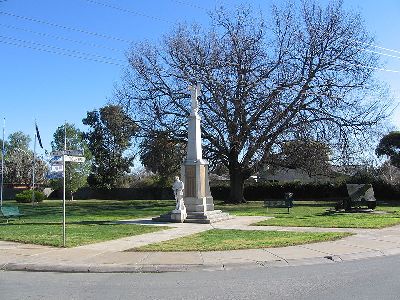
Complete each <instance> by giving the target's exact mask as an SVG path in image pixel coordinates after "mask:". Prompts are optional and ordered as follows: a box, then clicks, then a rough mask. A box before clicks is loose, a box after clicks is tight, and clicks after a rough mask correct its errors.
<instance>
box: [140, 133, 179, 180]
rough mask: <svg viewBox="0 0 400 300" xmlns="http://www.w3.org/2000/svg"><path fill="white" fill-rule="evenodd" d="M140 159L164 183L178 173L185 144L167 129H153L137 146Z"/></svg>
mask: <svg viewBox="0 0 400 300" xmlns="http://www.w3.org/2000/svg"><path fill="white" fill-rule="evenodd" d="M139 149H140V152H139V155H140V161H141V162H142V164H143V166H145V167H146V168H147V169H148V170H150V171H151V172H153V173H155V174H158V175H159V177H160V183H161V184H162V185H165V184H167V183H169V181H171V180H172V178H173V177H174V176H176V175H177V174H179V171H180V164H181V162H182V159H183V157H184V154H185V153H184V152H185V151H184V150H185V146H184V144H183V143H182V142H179V141H177V140H176V139H175V138H174V137H173V135H172V134H170V133H169V132H168V131H162V130H153V131H151V132H148V134H147V135H146V136H145V137H144V138H143V139H142V142H141V144H140V146H139Z"/></svg>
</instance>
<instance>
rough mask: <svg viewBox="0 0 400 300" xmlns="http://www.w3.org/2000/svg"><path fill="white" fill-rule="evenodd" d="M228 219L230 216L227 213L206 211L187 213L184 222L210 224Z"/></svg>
mask: <svg viewBox="0 0 400 300" xmlns="http://www.w3.org/2000/svg"><path fill="white" fill-rule="evenodd" d="M229 219H232V217H231V216H230V215H229V214H228V213H224V212H221V211H214V212H212V211H210V212H206V213H205V214H204V213H198V212H196V213H189V214H188V216H187V218H186V219H185V221H184V223H199V224H210V223H216V222H220V221H225V220H229Z"/></svg>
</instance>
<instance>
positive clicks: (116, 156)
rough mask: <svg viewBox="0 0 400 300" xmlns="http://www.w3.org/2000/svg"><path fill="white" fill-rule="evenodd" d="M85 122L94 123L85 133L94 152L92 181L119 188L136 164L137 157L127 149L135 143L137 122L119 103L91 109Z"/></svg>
mask: <svg viewBox="0 0 400 300" xmlns="http://www.w3.org/2000/svg"><path fill="white" fill-rule="evenodd" d="M82 122H83V124H85V125H88V126H90V130H89V132H86V133H85V134H84V137H85V139H86V141H87V143H88V147H89V150H90V151H91V152H92V154H93V164H92V170H91V174H90V175H89V178H88V182H89V184H90V185H91V186H96V187H103V188H112V187H118V186H119V185H120V181H121V180H123V177H124V176H125V175H126V174H128V173H129V172H130V167H131V166H132V165H133V159H134V157H133V155H129V154H127V153H126V151H127V150H128V149H129V147H130V146H131V145H132V138H133V136H134V134H135V132H136V131H137V125H136V124H135V122H134V121H133V120H132V119H131V118H130V117H129V116H128V115H127V113H126V112H125V111H124V110H123V109H122V108H121V107H120V106H117V105H107V106H104V107H102V108H100V109H99V110H94V111H90V112H88V113H87V116H86V118H85V119H83V120H82Z"/></svg>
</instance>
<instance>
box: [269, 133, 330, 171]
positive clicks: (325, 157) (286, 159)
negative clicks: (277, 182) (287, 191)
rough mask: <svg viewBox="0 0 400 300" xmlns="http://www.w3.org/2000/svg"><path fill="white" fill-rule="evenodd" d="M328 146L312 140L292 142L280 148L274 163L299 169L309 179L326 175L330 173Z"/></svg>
mask: <svg viewBox="0 0 400 300" xmlns="http://www.w3.org/2000/svg"><path fill="white" fill-rule="evenodd" d="M329 154H330V149H329V146H328V145H327V144H325V143H322V142H318V141H313V140H294V141H290V142H286V143H284V144H283V146H282V152H281V153H280V155H279V158H278V160H277V161H275V163H277V164H280V166H283V167H288V168H292V169H301V170H303V171H305V172H307V174H308V175H309V176H310V177H311V176H315V175H328V174H329V173H330V171H331V165H330V163H329Z"/></svg>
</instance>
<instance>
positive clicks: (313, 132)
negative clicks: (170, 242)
mask: <svg viewBox="0 0 400 300" xmlns="http://www.w3.org/2000/svg"><path fill="white" fill-rule="evenodd" d="M268 20H271V21H270V22H269V23H268V24H267V23H266V22H264V20H263V18H262V17H257V16H256V15H255V14H254V13H252V11H251V9H247V8H240V9H238V10H237V11H236V12H235V13H234V14H229V13H227V12H225V11H224V10H218V11H216V12H215V13H214V14H213V15H212V21H213V22H212V26H211V28H210V29H208V30H207V29H202V28H200V27H199V26H193V27H190V28H188V27H187V26H184V25H182V26H178V27H177V28H176V29H175V30H174V31H173V32H172V33H171V34H170V35H168V36H166V37H165V39H164V41H163V43H161V44H159V45H151V44H146V43H143V44H140V45H137V46H135V47H134V48H133V49H132V50H131V51H130V52H129V53H128V59H129V64H130V70H129V71H127V73H126V75H125V76H124V77H123V83H122V84H121V86H120V87H119V88H118V89H117V93H116V96H117V99H118V101H119V103H120V104H123V105H124V106H125V107H126V108H128V109H130V112H131V113H132V114H133V115H134V118H135V119H136V120H137V121H138V122H139V124H140V126H141V129H142V131H143V134H145V132H146V131H148V130H154V129H158V130H160V129H162V130H168V131H169V132H174V134H175V135H176V137H177V138H180V139H182V140H184V139H185V137H186V122H187V116H188V115H189V108H190V104H189V103H190V95H189V93H188V91H187V86H188V84H194V83H200V84H201V85H202V96H201V97H200V98H199V102H200V114H201V117H202V134H203V143H204V149H205V153H206V156H207V158H208V159H209V160H211V163H214V164H216V163H218V164H223V165H224V166H226V167H227V168H228V170H229V175H230V182H231V195H230V199H229V201H230V202H234V203H239V202H242V201H244V199H243V183H244V180H245V179H247V178H249V176H250V175H252V174H253V173H255V172H256V171H257V170H258V169H259V168H260V166H261V165H262V164H264V163H265V162H266V161H268V159H270V158H271V157H272V156H273V155H272V154H273V153H274V152H276V149H277V146H278V145H280V143H282V142H286V141H290V140H295V139H298V138H300V137H301V138H302V137H306V138H310V139H313V140H316V141H325V142H326V141H328V142H329V143H330V145H331V147H333V149H337V148H339V147H342V148H345V147H346V146H348V145H349V141H350V140H351V138H353V137H355V136H358V135H359V134H364V135H365V134H367V129H368V128H371V126H373V125H376V124H378V123H379V121H380V120H382V119H384V118H385V117H386V116H385V109H386V108H387V106H386V104H384V103H383V102H381V101H380V100H381V99H379V98H377V97H375V94H377V93H376V92H374V91H377V89H376V86H375V85H374V80H373V74H374V68H376V67H377V66H378V64H379V62H378V59H377V57H376V54H374V53H373V52H370V51H368V50H369V45H370V44H371V43H372V42H373V39H372V38H371V37H370V36H369V35H368V33H367V32H366V30H365V28H364V26H363V22H362V19H361V17H360V15H358V14H353V13H348V12H346V11H344V10H343V8H342V3H341V2H340V1H339V2H335V1H334V2H330V3H329V4H328V5H327V6H326V7H321V6H319V5H317V4H315V3H314V2H311V3H308V2H307V3H303V4H302V5H301V6H300V7H296V6H295V5H286V6H283V7H273V10H272V16H271V18H269V19H268ZM371 95H372V97H371ZM271 155H272V156H271Z"/></svg>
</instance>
